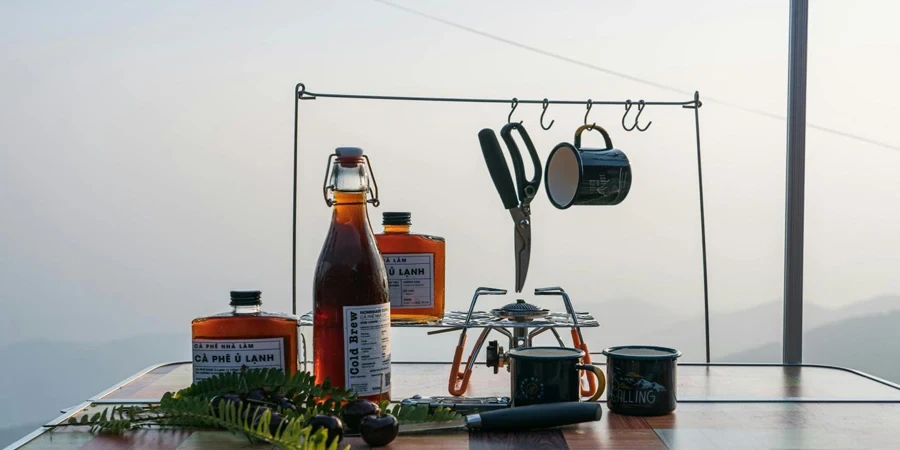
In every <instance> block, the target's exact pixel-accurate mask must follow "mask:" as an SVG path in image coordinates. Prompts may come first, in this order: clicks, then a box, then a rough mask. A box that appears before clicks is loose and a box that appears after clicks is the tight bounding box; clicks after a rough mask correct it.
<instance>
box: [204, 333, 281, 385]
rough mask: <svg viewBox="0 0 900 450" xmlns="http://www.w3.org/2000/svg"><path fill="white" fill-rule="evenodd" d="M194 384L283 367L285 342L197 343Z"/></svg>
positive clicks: (257, 340)
mask: <svg viewBox="0 0 900 450" xmlns="http://www.w3.org/2000/svg"><path fill="white" fill-rule="evenodd" d="M193 359H194V364H193V365H194V382H195V383H196V382H197V381H200V380H204V379H206V378H209V377H211V376H213V375H217V374H220V373H223V372H240V370H241V368H242V367H244V366H246V367H247V368H248V369H261V368H275V369H281V370H285V367H284V338H271V339H194V340H193Z"/></svg>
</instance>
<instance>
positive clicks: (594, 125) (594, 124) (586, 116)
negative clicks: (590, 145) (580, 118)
mask: <svg viewBox="0 0 900 450" xmlns="http://www.w3.org/2000/svg"><path fill="white" fill-rule="evenodd" d="M593 105H594V101H593V100H591V99H588V101H587V111H585V112H584V124H585V125H587V118H588V114H590V113H591V106H593ZM596 126H597V122H594V123H592V124H591V126H590V128H589V129H590V130H593V129H594V127H596Z"/></svg>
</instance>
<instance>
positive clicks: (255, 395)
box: [247, 389, 266, 402]
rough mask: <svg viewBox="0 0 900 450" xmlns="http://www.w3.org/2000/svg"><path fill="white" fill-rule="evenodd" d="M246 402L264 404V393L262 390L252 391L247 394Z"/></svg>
mask: <svg viewBox="0 0 900 450" xmlns="http://www.w3.org/2000/svg"><path fill="white" fill-rule="evenodd" d="M247 400H252V401H255V402H264V401H266V391H264V390H262V389H254V390H252V391H250V392H248V393H247Z"/></svg>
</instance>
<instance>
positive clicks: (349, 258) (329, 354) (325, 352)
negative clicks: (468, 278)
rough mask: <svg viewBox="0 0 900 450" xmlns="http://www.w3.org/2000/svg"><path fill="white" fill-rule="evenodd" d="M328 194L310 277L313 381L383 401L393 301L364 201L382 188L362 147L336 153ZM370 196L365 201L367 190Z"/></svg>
mask: <svg viewBox="0 0 900 450" xmlns="http://www.w3.org/2000/svg"><path fill="white" fill-rule="evenodd" d="M334 156H336V158H335V159H334V163H333V164H332V166H331V175H330V176H327V175H326V186H325V192H326V193H327V192H329V191H330V192H333V193H334V197H333V198H328V197H326V202H327V204H328V205H329V206H332V207H333V211H332V214H331V225H330V226H329V228H328V232H327V233H326V236H325V242H324V243H323V244H322V250H321V253H320V254H319V260H318V262H317V263H316V271H315V278H314V280H313V371H314V374H315V379H316V383H323V382H324V381H325V380H326V379H328V380H330V382H331V385H332V386H336V387H341V388H343V389H347V390H352V391H355V392H356V394H357V395H358V396H359V398H361V399H366V400H371V401H373V402H375V403H378V402H380V401H382V400H390V394H391V303H390V299H389V298H388V285H387V273H386V272H385V269H384V261H382V259H381V254H379V253H378V246H377V245H376V243H375V236H374V233H373V232H372V227H371V225H370V223H369V215H368V210H367V208H366V205H367V204H368V203H369V202H372V203H375V202H377V199H378V197H377V186H376V185H375V183H374V177H372V181H371V183H372V187H376V189H372V188H371V187H370V184H369V183H370V177H369V175H370V174H371V167H370V168H369V170H368V172H367V170H366V166H367V164H366V162H367V158H366V157H365V156H363V151H362V149H360V148H358V147H340V148H338V149H337V150H336V152H335V155H334ZM370 192H371V193H372V194H373V199H371V200H369V199H368V197H367V196H368V194H369V193H370Z"/></svg>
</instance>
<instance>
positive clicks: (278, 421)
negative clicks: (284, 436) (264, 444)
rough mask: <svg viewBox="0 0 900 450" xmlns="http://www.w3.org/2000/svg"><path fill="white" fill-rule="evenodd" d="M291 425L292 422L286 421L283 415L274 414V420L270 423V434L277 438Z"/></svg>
mask: <svg viewBox="0 0 900 450" xmlns="http://www.w3.org/2000/svg"><path fill="white" fill-rule="evenodd" d="M289 423H290V420H288V419H285V418H284V416H283V415H281V414H279V413H277V412H273V413H272V419H271V420H270V421H269V433H272V436H275V435H276V434H278V433H279V432H283V431H284V428H285V427H287V426H288V424H289ZM279 428H280V429H279Z"/></svg>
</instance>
